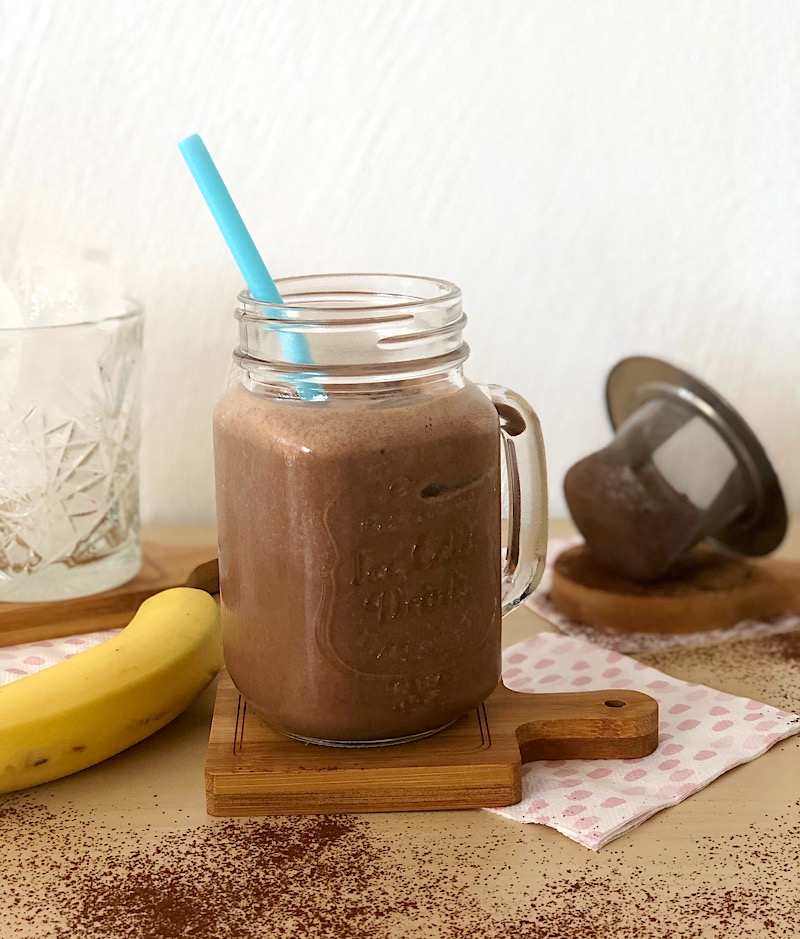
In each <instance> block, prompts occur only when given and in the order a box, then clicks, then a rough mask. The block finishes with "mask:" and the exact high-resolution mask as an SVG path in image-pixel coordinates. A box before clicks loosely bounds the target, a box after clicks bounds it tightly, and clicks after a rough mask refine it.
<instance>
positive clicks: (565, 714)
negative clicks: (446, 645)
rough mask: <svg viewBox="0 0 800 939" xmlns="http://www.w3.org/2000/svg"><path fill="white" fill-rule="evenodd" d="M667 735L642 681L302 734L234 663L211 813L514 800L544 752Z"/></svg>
mask: <svg viewBox="0 0 800 939" xmlns="http://www.w3.org/2000/svg"><path fill="white" fill-rule="evenodd" d="M657 743H658V704H657V702H656V701H655V700H653V698H651V697H649V696H648V695H645V694H642V693H641V692H637V691H627V690H626V691H620V690H614V691H589V692H577V693H574V694H521V693H519V692H515V691H510V690H509V689H508V688H506V687H505V686H504V685H498V687H497V689H496V690H495V691H494V692H493V694H492V695H491V696H490V697H489V699H488V700H487V701H486V702H485V703H484V704H482V705H481V706H480V707H479V708H477V709H476V710H474V711H472V712H471V713H470V714H467V715H465V716H464V717H462V718H460V719H459V720H458V721H456V722H455V723H454V724H451V725H450V726H449V727H447V728H445V729H444V730H442V731H440V732H439V733H437V734H434V735H433V736H432V737H426V738H425V739H423V740H417V741H414V742H413V743H405V744H399V745H397V746H389V747H370V748H362V749H340V748H337V747H322V746H314V745H313V744H305V743H300V742H299V741H297V740H292V739H291V738H289V737H286V736H284V735H283V734H281V733H278V732H277V731H275V730H272V728H271V727H269V725H268V724H266V723H265V722H264V721H263V720H261V719H260V718H259V717H257V716H256V715H255V714H254V713H253V711H252V708H248V706H247V704H246V702H245V701H244V700H243V699H242V697H241V696H240V695H239V692H238V691H237V690H236V688H235V687H234V685H233V682H232V681H231V679H230V676H229V675H228V674H227V672H225V671H223V673H222V674H221V676H220V681H219V686H218V689H217V699H216V705H215V709H214V719H213V721H212V724H211V735H210V738H209V744H208V756H207V759H206V804H207V807H208V812H209V814H210V815H219V816H234V815H314V814H319V813H346V812H399V811H419V810H432V809H465V808H477V807H481V806H482V807H490V806H503V805H512V804H513V803H515V802H518V801H519V800H520V798H521V774H520V767H521V765H522V763H523V762H526V763H527V762H529V761H531V760H535V759H543V760H549V759H570V758H578V759H604V758H616V759H620V758H622V759H628V758H633V757H639V756H646V755H647V754H648V753H652V752H653V750H654V749H655V747H656V745H657Z"/></svg>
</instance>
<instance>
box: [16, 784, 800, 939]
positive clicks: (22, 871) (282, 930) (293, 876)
mask: <svg viewBox="0 0 800 939" xmlns="http://www.w3.org/2000/svg"><path fill="white" fill-rule="evenodd" d="M34 797H35V794H31V793H27V794H20V795H18V796H11V797H5V798H4V799H3V800H2V801H0V839H1V840H2V843H3V844H4V847H5V850H6V851H9V849H10V853H9V854H7V855H6V857H7V858H8V862H5V859H4V877H3V880H2V882H0V935H2V937H3V939H6V937H9V939H10V937H13V936H20V937H22V936H25V937H27V936H36V937H53V939H67V937H70V939H72V937H74V939H89V937H91V939H177V937H181V939H217V937H220V939H222V937H225V939H261V937H270V939H271V937H280V939H284V937H286V939H294V937H302V939H323V937H324V939H338V937H348V939H362V937H363V939H390V937H401V939H426V937H437V939H507V937H514V939H517V937H519V939H599V937H603V939H608V937H614V939H664V937H666V936H669V937H682V939H701V937H705V936H719V935H726V934H729V935H732V936H736V937H737V939H752V937H761V936H771V935H783V936H787V937H788V936H792V935H796V932H793V931H792V930H793V929H794V928H795V927H796V925H797V923H798V922H800V919H798V917H797V914H798V910H799V909H800V884H798V880H797V878H796V872H797V870H798V869H800V802H798V803H796V804H795V805H794V806H792V807H787V812H786V814H785V815H781V816H779V817H777V818H775V819H774V820H773V821H772V822H771V823H770V824H769V825H766V824H764V825H761V826H757V825H754V824H750V825H749V826H746V825H745V826H743V830H742V832H741V834H740V835H737V836H735V837H730V838H725V839H721V838H719V837H713V838H712V837H710V836H704V835H703V834H702V833H698V835H697V837H696V838H693V839H692V842H691V849H690V856H689V858H688V861H689V863H688V865H687V856H686V848H685V845H684V847H683V848H680V849H679V852H678V854H676V855H675V857H674V858H673V859H672V860H670V859H669V857H666V860H665V864H664V865H661V864H659V865H654V864H653V863H652V861H647V860H645V859H644V858H642V857H640V856H638V855H637V853H636V838H637V833H636V832H634V833H633V834H632V835H630V836H628V838H627V839H624V840H623V841H622V842H620V844H622V847H621V848H619V849H614V848H610V849H606V850H604V851H602V852H601V853H600V854H594V853H592V852H589V851H586V850H585V849H583V848H578V847H577V846H575V845H572V844H570V843H569V842H567V841H566V840H564V839H562V838H561V837H560V836H558V835H556V834H555V833H553V832H551V831H549V830H546V829H541V828H540V827H539V826H535V825H530V826H524V827H520V826H516V825H513V824H510V823H507V822H505V821H502V820H500V819H497V818H495V817H493V816H488V815H486V814H483V813H480V812H474V813H463V812H462V813H442V815H441V816H437V817H435V818H433V819H431V817H430V816H414V815H409V816H405V817H404V820H403V821H404V825H405V828H404V830H405V831H406V832H407V836H406V837H404V838H402V839H397V835H396V829H395V834H394V835H393V837H392V838H387V837H386V836H383V835H382V834H381V829H382V825H383V824H384V822H382V820H381V817H380V816H376V817H374V818H371V819H368V818H364V817H358V816H335V817H331V816H328V817H326V816H318V817H310V818H274V819H270V818H267V819H245V820H242V819H228V820H223V821H218V822H213V823H209V824H204V825H199V826H197V827H195V828H191V829H188V830H183V831H166V832H164V831H150V832H137V833H132V832H131V831H130V830H128V831H122V830H115V829H113V828H110V827H109V828H104V827H103V826H102V825H100V826H98V825H97V823H96V822H92V820H91V819H90V816H88V815H85V814H81V813H80V812H78V811H77V810H73V809H69V810H63V811H60V812H58V813H55V812H52V811H50V810H49V809H47V808H46V807H45V806H43V805H38V804H36V803H35V801H34ZM667 816H668V813H662V816H661V819H660V823H659V822H656V823H655V824H656V830H655V831H652V830H651V832H650V836H651V837H652V836H653V835H654V834H655V836H656V837H657V838H658V837H659V831H660V833H661V834H662V835H663V834H665V833H667V832H668V831H669V829H670V827H671V826H670V823H669V818H668V817H667ZM543 840H544V841H545V845H544V846H543V845H542V841H543ZM401 842H402V844H401ZM626 842H627V843H626ZM662 844H663V846H664V854H665V856H666V855H669V852H670V850H671V849H670V847H669V845H670V841H669V838H667V839H666V840H663V841H662ZM501 847H502V848H503V849H504V850H505V852H506V853H505V856H506V857H507V858H514V859H515V860H514V863H506V862H498V860H497V852H498V849H500V848H501ZM543 847H544V848H545V851H546V853H545V854H544V857H545V858H546V871H545V872H544V874H545V876H544V879H543V881H542V882H541V884H540V885H539V886H537V887H536V889H530V888H529V887H526V886H525V884H526V883H530V874H531V864H532V863H541V858H542V853H541V852H542V849H543ZM456 848H459V850H456ZM679 855H680V857H679ZM454 858H457V860H454ZM533 858H538V862H534V861H533ZM776 883H781V884H782V892H781V896H777V895H776V891H775V884H776ZM793 924H794V925H793Z"/></svg>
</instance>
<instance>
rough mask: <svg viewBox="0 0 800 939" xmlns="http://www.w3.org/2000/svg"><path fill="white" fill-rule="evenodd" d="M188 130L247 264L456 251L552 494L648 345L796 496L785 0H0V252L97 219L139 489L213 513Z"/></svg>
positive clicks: (795, 303) (210, 296)
mask: <svg viewBox="0 0 800 939" xmlns="http://www.w3.org/2000/svg"><path fill="white" fill-rule="evenodd" d="M193 132H199V133H201V134H202V135H203V137H204V139H205V140H206V143H207V144H208V146H209V148H210V149H211V151H212V153H213V155H214V157H215V159H216V161H217V163H218V165H219V166H220V168H221V170H222V172H223V174H224V176H225V177H226V179H227V181H228V183H229V186H230V188H231V190H232V192H233V194H234V197H235V198H236V199H237V201H238V202H239V204H240V206H241V207H242V209H243V213H244V215H245V217H246V220H247V221H248V223H249V225H250V227H251V230H252V231H253V233H254V236H255V238H256V241H257V243H258V244H259V245H260V247H261V249H262V251H263V253H264V255H265V257H266V258H267V260H268V263H269V265H270V268H271V270H272V272H273V274H274V275H275V276H280V275H286V274H296V273H309V272H315V271H341V270H396V271H405V272H409V273H420V274H431V275H439V276H443V277H445V278H448V279H451V280H454V281H456V282H457V283H459V284H460V285H461V286H462V288H463V290H464V297H465V306H466V309H467V312H468V314H469V315H470V324H469V329H468V340H469V342H470V345H471V346H472V350H473V354H472V359H471V361H470V362H469V363H468V371H469V374H470V375H471V376H472V377H473V378H475V379H478V380H491V381H494V382H499V383H504V384H507V385H510V386H512V387H515V388H516V389H517V390H519V391H521V392H522V393H523V394H525V395H526V396H527V397H528V398H529V399H530V400H531V402H532V403H533V404H534V406H535V407H536V408H537V409H538V411H539V413H540V416H541V419H542V423H543V426H544V431H545V436H546V440H547V444H548V450H549V464H550V485H551V491H552V508H553V510H554V511H555V512H563V511H564V503H563V499H562V495H561V481H562V479H563V476H564V473H565V471H566V470H567V468H568V467H569V466H570V465H571V464H572V463H573V462H574V461H575V460H577V459H578V458H579V457H581V456H584V455H586V454H587V453H589V452H591V451H592V450H594V449H596V448H597V447H598V446H601V445H603V444H604V443H605V442H606V441H607V439H608V438H609V431H608V428H607V422H606V417H605V411H604V405H603V388H604V382H605V376H606V374H607V372H608V369H609V368H610V367H611V366H612V365H613V364H614V363H615V362H616V361H617V360H618V359H620V358H621V357H623V356H624V355H628V354H634V353H648V354H655V355H659V356H662V357H665V358H668V359H670V360H673V361H675V362H677V363H679V364H682V365H684V366H685V367H687V368H689V369H690V370H693V371H694V372H696V373H698V374H699V375H700V376H701V377H702V378H704V379H705V380H706V381H708V382H710V383H711V384H712V385H714V386H716V387H717V388H718V389H719V390H720V391H722V393H723V394H725V395H726V396H727V397H728V398H729V399H730V400H731V401H732V402H733V403H735V404H736V405H737V406H738V407H739V408H740V409H741V411H742V412H743V413H744V414H745V416H746V417H747V418H748V419H749V420H750V422H751V423H752V424H753V425H754V426H755V427H756V428H757V430H758V432H759V433H760V435H761V436H762V438H763V440H764V442H765V444H766V445H767V448H768V450H769V451H770V454H771V456H772V457H773V459H774V461H775V464H776V466H777V468H778V471H779V474H780V475H781V477H782V480H783V482H784V485H785V489H786V491H787V495H788V498H789V500H790V502H791V505H792V507H793V508H794V509H795V510H800V441H799V440H798V425H799V424H800V420H799V418H800V390H798V357H799V356H800V146H799V144H800V139H799V138H800V5H798V4H797V3H794V2H792V0H786V2H782V0H771V2H769V3H759V2H757V0H751V2H735V0H637V2H633V0H586V2H581V0H485V2H479V0H451V2H447V0H382V2H377V0H336V2H324V0H285V2H283V0H245V2H236V0H137V2H134V0H128V2H117V0H96V2H92V0H85V2H84V0H35V2H34V0H0V261H2V260H3V259H7V258H8V257H9V256H10V255H11V254H12V253H13V252H14V250H15V248H16V246H17V245H18V244H19V243H20V242H21V241H35V240H38V239H45V240H47V241H54V240H55V241H58V240H66V241H71V242H78V243H81V244H90V245H101V246H106V247H108V248H110V249H111V250H112V251H113V253H114V254H115V255H116V257H117V259H118V260H119V262H120V263H121V265H122V268H123V272H124V277H125V281H126V283H127V285H128V288H129V291H130V292H131V293H132V294H134V295H136V296H137V297H139V298H140V299H141V300H143V302H144V304H145V307H146V311H147V317H148V321H147V339H146V387H145V399H144V434H145V443H144V453H143V465H142V484H143V491H142V496H143V510H144V515H145V518H146V519H147V520H158V521H174V522H178V521H200V520H210V519H211V518H212V517H213V496H212V464H211V446H210V428H209V423H210V413H211V409H212V406H213V402H214V400H215V398H216V397H217V395H218V393H219V391H220V388H221V385H222V383H223V380H224V375H225V372H226V370H227V363H228V357H229V353H230V349H231V347H232V345H233V342H234V338H235V330H234V323H233V320H232V319H231V313H232V309H233V304H234V298H235V294H236V292H237V290H238V289H239V286H240V278H239V276H238V274H237V271H236V269H235V267H234V265H233V262H232V261H231V260H230V258H229V256H228V254H227V251H226V249H225V247H224V245H223V243H222V241H221V238H220V236H219V234H218V232H217V231H216V229H215V228H214V225H213V222H212V221H211V218H210V216H209V214H208V211H207V210H206V208H205V206H204V205H203V204H202V201H201V199H200V196H199V194H198V193H197V191H196V189H195V186H194V183H193V182H192V180H191V178H190V176H189V173H188V171H187V170H186V168H185V166H184V164H183V161H182V159H181V157H180V155H179V153H178V150H177V146H176V143H177V141H178V140H179V139H180V138H182V137H184V136H186V135H188V134H190V133H193Z"/></svg>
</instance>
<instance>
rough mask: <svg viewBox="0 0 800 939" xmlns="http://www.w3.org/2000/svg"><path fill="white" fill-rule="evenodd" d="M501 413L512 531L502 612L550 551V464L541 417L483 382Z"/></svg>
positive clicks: (527, 588) (526, 590) (528, 589)
mask: <svg viewBox="0 0 800 939" xmlns="http://www.w3.org/2000/svg"><path fill="white" fill-rule="evenodd" d="M482 387H483V391H484V393H485V394H486V395H488V397H489V399H490V400H491V402H492V404H493V405H494V407H495V410H496V411H497V414H498V417H499V418H500V453H501V457H502V463H503V466H504V468H505V476H506V480H507V484H508V511H509V514H508V534H507V538H506V544H505V556H504V558H503V562H502V564H503V566H502V575H501V576H502V602H503V616H505V615H506V613H509V612H510V611H511V610H513V609H514V607H516V606H518V605H519V604H520V603H522V601H523V600H524V599H525V597H527V596H528V595H529V594H530V593H532V592H533V590H534V588H535V587H536V585H537V584H538V583H539V581H540V580H541V578H542V574H543V573H544V564H545V558H546V556H547V469H546V464H545V454H544V440H543V439H542V428H541V425H540V424H539V418H538V417H537V416H536V413H535V412H534V410H533V408H532V407H531V406H530V405H529V404H528V402H527V401H526V400H525V399H524V398H523V397H522V396H521V395H518V394H517V393H516V392H514V391H510V390H509V389H508V388H503V387H502V386H501V385H483V386H482Z"/></svg>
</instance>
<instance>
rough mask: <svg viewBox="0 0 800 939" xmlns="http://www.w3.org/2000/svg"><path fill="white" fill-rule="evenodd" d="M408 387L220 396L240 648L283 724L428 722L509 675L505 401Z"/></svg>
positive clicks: (295, 729)
mask: <svg viewBox="0 0 800 939" xmlns="http://www.w3.org/2000/svg"><path fill="white" fill-rule="evenodd" d="M398 400H399V402H400V403H397V404H391V403H389V402H380V403H378V402H374V403H370V404H367V405H365V404H364V403H363V401H361V402H359V404H358V405H357V406H355V405H353V404H347V403H346V402H344V401H343V402H340V401H337V400H336V399H331V400H328V401H326V402H321V403H313V404H311V403H309V402H302V401H291V400H281V399H276V398H270V397H268V396H261V395H258V394H255V393H253V392H251V391H249V390H247V389H245V388H244V387H242V386H241V385H237V386H235V387H233V388H232V389H231V390H230V391H229V392H227V394H226V395H225V396H224V397H223V398H222V399H221V400H220V402H219V404H218V406H217V409H216V411H215V416H214V440H215V461H216V473H217V512H218V523H219V543H220V578H221V590H222V612H223V625H224V643H225V660H226V664H227V666H228V669H229V670H230V673H231V676H232V678H233V680H234V682H235V683H236V685H237V687H238V688H239V690H240V691H241V693H242V695H243V696H244V698H245V699H246V700H247V701H248V702H249V703H250V704H251V705H252V706H253V707H254V708H255V709H256V710H257V711H258V712H259V713H260V714H261V715H263V716H264V717H265V718H266V719H267V720H268V721H269V723H270V724H271V725H272V726H273V727H275V728H276V729H278V730H281V731H283V732H285V733H288V734H292V735H295V736H299V737H303V738H306V739H310V740H318V741H323V742H341V743H359V742H361V743H364V742H371V741H375V742H377V741H388V740H397V739H403V738H408V737H413V736H415V735H420V734H425V733H429V732H433V731H435V730H437V729H439V728H441V727H443V726H445V725H447V724H448V723H450V722H452V721H453V720H455V719H456V718H458V717H460V716H461V715H463V714H465V713H467V712H468V711H469V710H470V709H471V708H473V707H475V706H476V705H477V704H479V703H480V702H481V701H483V700H485V698H486V697H487V696H488V695H489V694H490V693H491V691H492V690H493V689H494V687H495V686H496V684H497V682H498V680H499V670H500V618H501V589H500V491H499V490H500V472H499V425H498V417H497V413H496V412H495V410H494V407H493V406H492V404H491V403H490V402H489V400H488V399H487V398H486V397H485V396H484V395H483V394H482V393H481V391H480V390H479V389H478V388H476V387H475V386H474V385H472V384H471V383H469V382H466V383H465V384H464V385H463V386H462V387H457V386H456V387H453V386H452V385H449V386H448V387H447V388H446V390H444V391H441V392H438V393H428V392H422V393H417V394H413V395H404V396H402V397H401V398H399V399H398Z"/></svg>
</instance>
